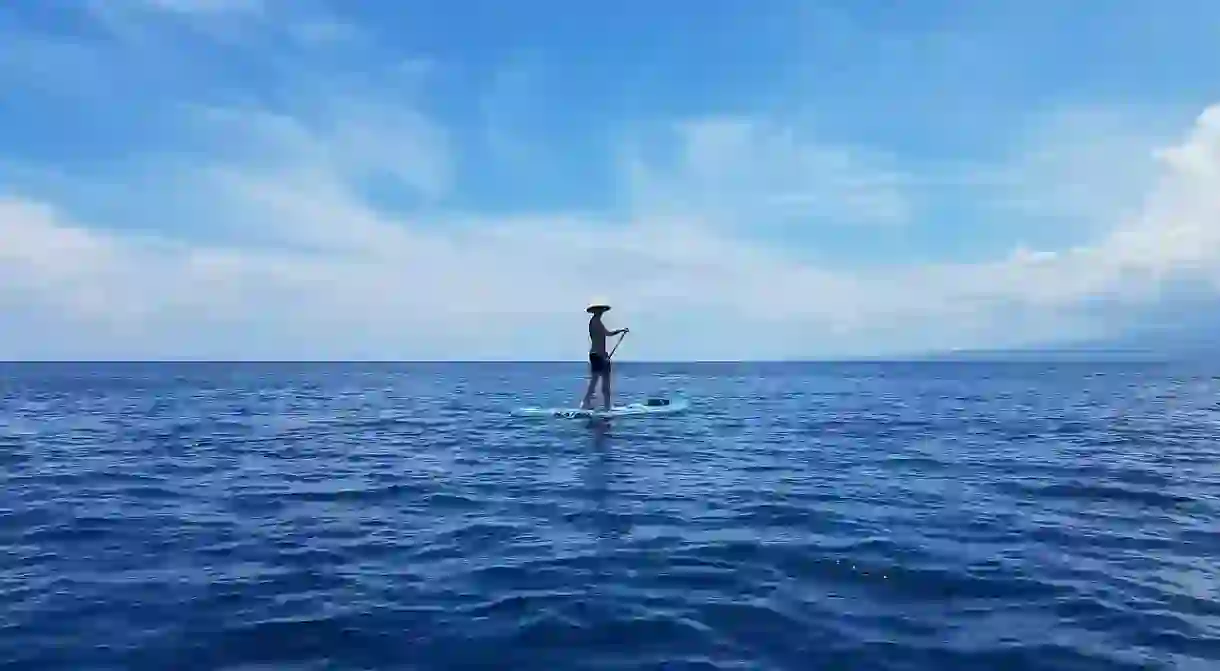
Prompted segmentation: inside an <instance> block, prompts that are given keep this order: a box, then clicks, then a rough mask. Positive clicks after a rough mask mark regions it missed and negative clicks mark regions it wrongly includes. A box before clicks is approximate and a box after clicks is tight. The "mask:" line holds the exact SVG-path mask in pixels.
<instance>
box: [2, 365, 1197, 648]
mask: <svg viewBox="0 0 1220 671" xmlns="http://www.w3.org/2000/svg"><path fill="white" fill-rule="evenodd" d="M1217 375H1220V367H1214V369H1212V370H1208V369H1205V368H1203V367H1200V366H1192V365H1185V364H1177V365H1171V364H1129V363H1110V364H1083V363H1075V364H1073V363H1063V362H1060V363H1054V364H1039V363H1034V362H1021V363H1008V364H1003V363H986V362H971V363H947V362H940V363H883V362H869V363H802V364H780V363H775V364H746V363H742V364H728V363H723V364H722V363H707V364H644V363H632V362H630V361H627V362H623V363H620V364H618V365H617V381H616V382H617V390H616V391H617V394H618V398H619V399H620V400H638V399H642V398H644V397H647V396H670V397H674V396H678V395H680V396H683V397H685V398H687V399H689V400H690V401H691V403H692V407H691V410H690V411H689V412H687V413H685V414H680V415H673V416H665V417H643V418H623V419H616V420H614V421H613V422H611V423H609V424H605V423H589V422H588V421H587V420H579V419H537V418H516V417H511V416H510V415H509V411H511V410H512V409H513V408H515V407H518V406H524V405H544V406H553V405H573V404H575V403H576V402H577V401H578V399H579V397H580V395H581V394H582V392H583V388H584V384H585V380H584V377H583V376H584V366H583V365H582V364H580V363H571V364H568V363H553V364H535V363H520V364H515V363H471V364H458V363H453V364H448V363H446V364H440V363H420V364H356V363H352V364H289V363H267V364H248V363H242V364H222V363H206V364H205V363H181V364H169V363H163V364H154V363H149V364H134V363H133V364H117V363H115V364H67V363H64V364H4V365H2V366H0V469H2V470H0V474H2V475H0V477H2V479H3V480H2V483H0V668H2V669H5V670H6V671H8V670H18V669H22V670H23V669H30V670H37V671H52V670H58V669H64V670H72V671H86V670H90V671H92V670H99V671H100V670H106V671H108V670H112V669H113V670H145V669H147V670H156V671H171V670H172V671H189V670H195V669H199V670H204V669H206V670H225V671H255V670H260V671H269V670H272V669H274V670H276V671H281V670H282V671H297V670H307V669H308V670H314V669H317V670H327V671H330V670H346V669H353V670H354V669H378V670H380V669H404V670H425V669H427V670H432V669H497V670H515V669H523V670H526V669H528V670H533V669H538V670H546V671H560V670H565V669H606V670H611V669H613V670H635V669H665V670H679V669H681V670H690V669H707V670H713V669H743V670H746V669H748V670H751V671H754V670H758V671H763V670H770V669H776V670H778V669H793V670H800V671H814V670H821V669H850V670H859V671H867V670H873V669H875V670H878V671H890V670H893V671H898V670H902V671H951V670H957V669H961V670H963V671H965V670H969V671H979V670H985V671H1000V670H1007V669H1014V670H1015V669H1020V670H1025V669H1029V670H1048V671H1049V670H1059V669H1063V670H1069V669H1070V670H1086V669H1087V670H1094V669H1096V670H1103V669H1104V670H1110V669H1132V670H1134V669H1181V670H1191V671H1196V670H1197V671H1203V670H1207V671H1215V669H1218V668H1220V533H1218V532H1220V442H1218V441H1217V438H1218V437H1220V377H1217Z"/></svg>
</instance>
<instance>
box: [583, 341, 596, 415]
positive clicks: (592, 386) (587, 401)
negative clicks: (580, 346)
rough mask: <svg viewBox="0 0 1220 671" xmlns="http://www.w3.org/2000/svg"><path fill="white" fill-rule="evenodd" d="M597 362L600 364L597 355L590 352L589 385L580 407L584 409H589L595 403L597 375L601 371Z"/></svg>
mask: <svg viewBox="0 0 1220 671" xmlns="http://www.w3.org/2000/svg"><path fill="white" fill-rule="evenodd" d="M597 364H598V359H597V357H596V355H594V354H590V355H589V386H588V387H586V388H585V397H584V400H582V401H581V402H580V407H581V408H582V409H588V408H590V407H592V405H593V392H594V390H596V389H597V376H598V373H599V371H598V365H597Z"/></svg>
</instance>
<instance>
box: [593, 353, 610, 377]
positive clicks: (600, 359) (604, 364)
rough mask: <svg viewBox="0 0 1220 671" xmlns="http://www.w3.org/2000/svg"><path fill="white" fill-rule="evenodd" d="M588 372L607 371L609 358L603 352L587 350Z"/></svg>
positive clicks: (608, 370) (608, 369)
mask: <svg viewBox="0 0 1220 671" xmlns="http://www.w3.org/2000/svg"><path fill="white" fill-rule="evenodd" d="M589 372H590V373H609V372H610V359H609V357H607V356H606V355H605V354H598V353H596V352H589Z"/></svg>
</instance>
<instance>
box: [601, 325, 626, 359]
mask: <svg viewBox="0 0 1220 671" xmlns="http://www.w3.org/2000/svg"><path fill="white" fill-rule="evenodd" d="M626 337H627V332H626V331H623V332H622V333H620V334H619V335H618V342H616V343H614V347H613V348H612V349H611V350H610V353H609V354H607V355H606V359H613V358H614V353H615V352H617V351H618V346H619V345H622V344H623V338H626Z"/></svg>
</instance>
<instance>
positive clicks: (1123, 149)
mask: <svg viewBox="0 0 1220 671" xmlns="http://www.w3.org/2000/svg"><path fill="white" fill-rule="evenodd" d="M0 44H4V45H5V47H4V49H3V50H0V86H2V87H3V89H4V91H5V95H4V96H0V228H2V229H3V230H2V231H0V233H3V238H4V239H5V244H4V245H3V249H0V307H2V308H3V310H2V311H0V314H2V315H3V316H0V333H2V335H0V358H164V357H168V358H178V357H190V358H196V357H203V358H238V359H241V358H390V359H395V358H405V359H418V358H458V359H467V358H558V359H570V358H575V359H579V358H582V357H583V353H584V348H585V343H584V340H583V335H582V334H583V328H584V324H583V319H584V313H583V311H582V308H583V306H584V304H585V303H586V302H587V301H588V300H590V299H592V298H594V297H598V296H604V297H605V298H606V299H608V300H611V301H612V302H613V303H614V305H615V310H614V311H612V313H611V316H612V317H613V318H614V319H615V320H617V321H618V322H620V323H625V324H628V325H630V326H631V327H632V331H633V342H632V346H631V347H630V348H625V349H624V350H623V354H624V356H629V357H634V358H642V359H648V358H680V359H688V358H729V359H738V358H746V359H748V358H787V357H806V356H811V357H821V356H826V357H834V356H857V355H862V354H870V355H872V354H876V355H883V354H887V353H902V352H905V351H911V350H921V349H926V348H939V347H1005V346H1018V345H1021V344H1023V343H1029V342H1042V341H1048V340H1049V341H1054V340H1059V339H1075V338H1083V337H1098V336H1107V335H1109V334H1119V333H1121V332H1123V331H1124V330H1125V329H1128V328H1130V327H1131V326H1132V325H1133V324H1138V323H1139V322H1140V320H1141V317H1142V316H1145V315H1150V314H1155V315H1158V319H1165V315H1173V314H1174V309H1175V308H1174V306H1175V305H1177V304H1179V303H1180V304H1181V305H1183V306H1193V307H1191V308H1189V309H1191V310H1197V305H1198V301H1199V298H1198V296H1197V295H1195V294H1197V293H1198V292H1200V291H1202V292H1203V293H1204V294H1208V295H1210V292H1211V291H1212V289H1211V287H1213V286H1215V284H1214V281H1213V278H1214V277H1215V276H1216V275H1217V273H1216V271H1217V270H1220V230H1217V229H1220V226H1218V225H1217V224H1215V223H1214V222H1215V221H1220V219H1218V218H1217V217H1216V215H1217V214H1218V213H1220V212H1218V211H1220V206H1218V205H1217V200H1220V196H1213V195H1211V194H1213V193H1215V194H1220V188H1217V187H1220V139H1218V138H1217V135H1218V132H1220V131H1218V130H1217V126H1220V120H1217V119H1216V116H1217V114H1218V113H1217V112H1214V111H1209V110H1211V108H1210V106H1211V105H1213V104H1215V103H1217V102H1220V94H1218V92H1217V80H1216V78H1215V75H1214V68H1213V67H1211V65H1210V64H1211V63H1212V62H1213V61H1214V56H1215V55H1216V54H1217V51H1218V50H1220V48H1218V47H1217V46H1216V45H1218V44H1220V5H1216V4H1215V3H1206V2H1203V1H1202V0H1199V1H1194V0H1191V1H1186V0H1182V1H1167V2H1164V3H1158V4H1155V5H1154V3H1150V2H1134V1H1120V2H1111V3H1105V4H1104V5H1103V4H1100V3H1088V4H1086V3H1063V2H1050V1H1046V0H1032V1H1026V2H1017V1H1012V2H1004V1H997V2H987V3H979V2H965V1H959V2H939V1H932V0H929V1H927V2H920V3H892V2H877V1H873V0H860V1H855V2H848V1H846V0H840V1H838V2H821V3H819V2H808V1H806V2H798V1H796V0H791V1H790V0H772V1H769V2H766V3H760V2H745V1H744V0H736V1H730V0H707V1H704V2H700V3H697V4H696V3H691V4H681V3H660V4H659V3H647V4H646V3H644V2H641V1H638V0H631V1H629V2H621V3H614V4H611V5H592V4H589V5H587V6H585V7H579V8H577V7H574V6H573V5H572V3H560V2H550V1H547V2H543V1H522V2H514V3H504V2H491V1H490V0H484V1H481V2H474V1H466V2H462V1H459V0H452V1H448V2H440V1H439V0H438V1H432V0H428V1H423V0H417V1H412V2H405V3H388V2H386V3H381V2H377V3H374V2H371V1H357V0H351V1H348V2H337V1H333V2H323V1H321V0H294V1H292V2H288V1H287V0H114V1H111V2H101V1H98V0H93V1H91V0H55V1H35V0H10V1H9V2H6V3H4V4H3V5H0ZM1184 286H1189V287H1191V289H1190V291H1191V293H1192V295H1191V296H1188V297H1182V296H1179V295H1178V294H1179V293H1180V289H1179V288H1180V287H1184ZM1201 287H1202V289H1201ZM1182 309H1184V310H1185V309H1187V308H1185V307H1183V308H1182ZM1171 321H1172V320H1171Z"/></svg>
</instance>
